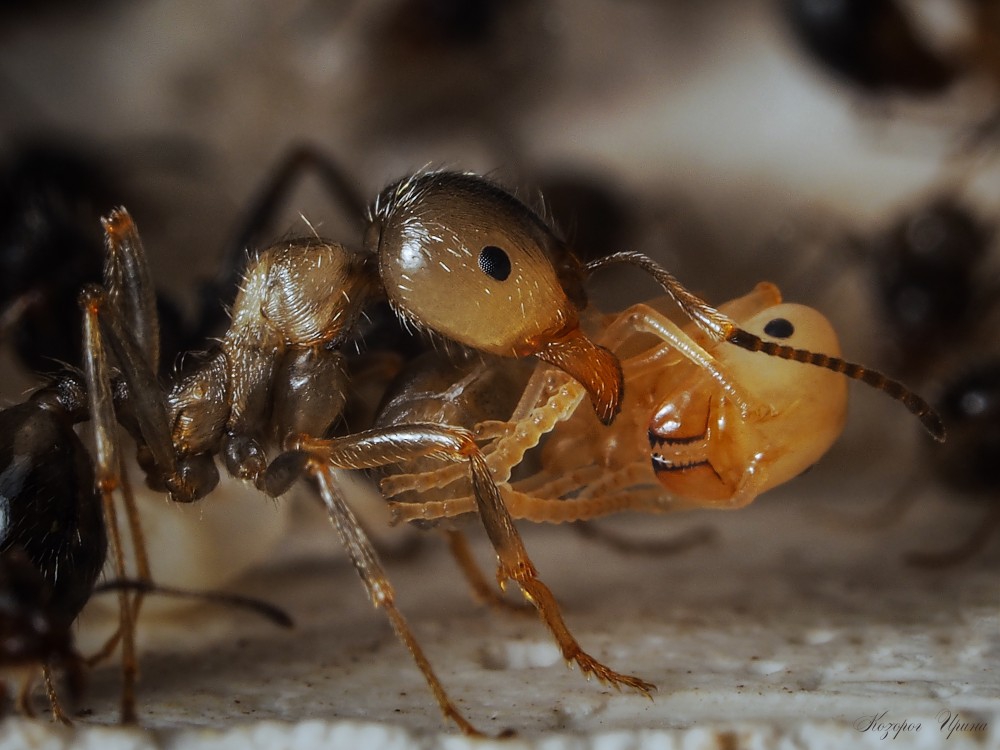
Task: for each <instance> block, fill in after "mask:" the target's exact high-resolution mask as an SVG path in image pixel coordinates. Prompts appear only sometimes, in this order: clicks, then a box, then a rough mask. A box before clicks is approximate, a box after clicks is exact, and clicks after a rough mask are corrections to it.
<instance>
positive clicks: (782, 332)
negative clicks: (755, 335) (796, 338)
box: [764, 318, 795, 339]
mask: <svg viewBox="0 0 1000 750" xmlns="http://www.w3.org/2000/svg"><path fill="white" fill-rule="evenodd" d="M764 333H765V334H767V335H768V336H770V337H771V338H775V339H787V338H791V336H792V334H794V333H795V326H794V325H792V322H791V321H790V320H788V319H787V318H775V319H774V320H771V321H769V322H768V324H767V325H766V326H764Z"/></svg>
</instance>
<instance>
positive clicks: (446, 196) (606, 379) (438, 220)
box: [365, 172, 621, 422]
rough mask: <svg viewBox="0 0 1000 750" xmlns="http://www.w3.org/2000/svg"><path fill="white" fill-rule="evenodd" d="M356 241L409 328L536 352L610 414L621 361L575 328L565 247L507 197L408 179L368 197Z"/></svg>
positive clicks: (436, 175) (509, 353)
mask: <svg viewBox="0 0 1000 750" xmlns="http://www.w3.org/2000/svg"><path fill="white" fill-rule="evenodd" d="M365 247H366V249H367V250H368V251H369V252H370V253H373V254H374V255H376V257H377V258H378V265H379V274H380V276H381V278H382V283H383V285H384V287H385V293H386V296H387V297H388V299H389V302H390V303H391V304H392V306H393V307H394V308H395V309H396V311H397V312H398V313H399V314H400V315H401V316H402V317H403V318H405V319H406V320H407V321H408V322H410V323H412V324H413V325H414V326H415V327H417V328H420V329H424V330H427V331H430V332H432V333H434V334H438V335H440V336H443V337H445V338H448V339H451V340H453V341H456V342H458V343H460V344H463V345H465V346H468V347H471V348H473V349H477V350H480V351H484V352H489V353H491V354H498V355H501V356H505V357H524V356H528V355H532V354H534V355H537V356H539V357H540V358H542V359H545V360H546V361H549V362H552V363H553V364H555V365H557V366H558V367H560V368H562V369H563V370H565V371H567V372H568V373H569V374H571V375H572V376H573V377H575V378H576V379H577V380H579V381H580V382H581V383H582V384H583V385H584V386H585V387H586V388H587V390H588V391H589V392H590V395H591V398H592V400H593V401H594V406H595V409H596V410H597V412H598V415H599V416H600V417H601V419H602V420H604V421H606V422H610V421H611V419H612V418H613V417H614V415H615V414H616V413H617V411H618V409H619V400H620V392H621V368H620V366H619V364H618V361H617V359H616V358H615V357H614V355H612V354H611V353H610V352H608V351H607V350H605V349H602V348H600V347H597V346H595V345H594V344H593V343H591V342H590V341H589V340H588V339H587V338H586V337H584V336H583V334H582V333H581V332H580V328H579V315H578V307H577V304H574V302H573V299H576V298H577V297H578V295H577V294H576V290H575V289H573V288H572V287H571V288H570V293H569V294H568V293H567V283H568V282H567V278H569V277H570V273H569V271H568V270H567V269H568V268H569V265H568V264H567V260H566V259H567V253H566V249H565V247H564V246H563V244H562V242H561V241H560V240H559V239H558V238H557V237H556V236H555V234H554V233H553V232H552V231H551V230H550V229H549V227H548V226H546V224H545V223H544V222H543V221H542V220H541V219H540V218H539V217H538V216H537V215H536V214H535V213H534V212H533V211H532V210H531V209H529V208H528V207H527V206H525V205H524V204H523V203H521V202H520V201H519V200H517V199H516V198H515V197H514V196H512V195H510V194H509V193H507V192H506V191H504V190H503V189H501V188H499V187H498V186H496V185H494V184H493V183H491V182H489V181H488V180H486V179H484V178H482V177H478V176H475V175H470V174H463V173H455V172H429V173H422V174H418V175H415V176H413V177H409V178H407V179H404V180H402V181H400V182H398V183H396V184H394V185H390V186H389V187H388V188H386V189H385V190H384V191H383V192H382V193H381V195H379V197H378V198H377V199H376V201H375V204H374V205H373V207H372V208H371V211H370V224H369V227H368V231H367V232H366V234H365ZM571 295H572V297H573V299H571Z"/></svg>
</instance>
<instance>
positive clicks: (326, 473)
mask: <svg viewBox="0 0 1000 750" xmlns="http://www.w3.org/2000/svg"><path fill="white" fill-rule="evenodd" d="M305 469H306V471H307V472H308V474H309V475H310V476H311V477H312V479H313V480H314V481H315V483H316V487H317V489H318V491H319V495H320V497H321V498H322V499H323V502H324V504H325V505H326V509H327V512H328V513H329V515H330V522H331V523H332V524H333V526H334V528H335V529H336V530H337V533H338V534H339V536H340V540H341V543H342V544H343V545H344V548H345V549H346V550H347V554H348V556H349V557H350V558H351V562H352V563H353V564H354V568H355V569H356V570H357V572H358V575H359V576H360V577H361V581H362V583H363V584H364V586H365V589H367V591H368V596H369V597H370V598H371V600H372V604H374V605H375V606H376V607H381V608H382V609H383V610H384V611H385V613H386V616H388V618H389V622H390V623H391V624H392V629H393V630H394V631H395V633H396V636H397V637H398V638H399V639H400V640H401V641H402V642H403V644H404V645H405V646H406V648H407V650H408V651H409V652H410V655H411V656H413V659H414V661H416V663H417V667H418V668H419V669H420V671H421V673H422V674H423V676H424V679H425V680H426V681H427V684H428V685H429V686H430V688H431V691H432V692H433V693H434V697H435V698H436V699H437V702H438V705H439V706H440V707H441V711H442V713H444V715H445V717H446V718H449V719H451V720H452V721H454V722H455V723H456V724H457V725H458V726H459V728H460V729H461V730H462V731H463V732H464V733H465V734H468V735H476V736H481V735H482V733H481V732H480V731H479V730H478V729H476V728H475V727H474V726H472V724H470V723H469V721H468V720H467V719H466V718H465V717H464V716H462V714H461V712H460V711H459V710H458V709H457V708H456V707H455V705H454V704H453V703H452V702H451V699H450V698H449V697H448V694H447V693H446V692H445V690H444V686H443V685H441V682H440V680H438V678H437V675H436V674H434V670H433V668H432V667H431V663H430V661H429V660H428V659H427V656H426V655H425V654H424V651H423V649H422V648H420V644H419V643H418V642H417V639H416V637H414V635H413V631H411V630H410V626H409V625H408V624H407V622H406V620H405V618H404V617H403V615H402V613H401V612H400V611H399V610H398V609H396V603H395V592H394V591H393V589H392V584H390V583H389V579H388V577H387V576H386V574H385V570H384V569H383V568H382V564H381V563H380V562H379V559H378V553H377V552H376V551H375V547H374V545H373V544H372V543H371V540H369V539H368V536H367V535H366V534H365V531H364V529H363V528H362V527H361V524H360V523H358V519H357V517H356V516H355V515H354V512H353V511H352V510H351V508H350V506H349V505H348V504H347V503H346V502H345V501H344V497H343V494H342V493H341V491H340V488H339V487H338V486H337V480H336V477H335V476H334V474H333V472H332V471H331V467H330V466H329V465H327V464H326V463H325V462H323V461H315V460H313V461H309V462H308V463H307V464H306V467H305Z"/></svg>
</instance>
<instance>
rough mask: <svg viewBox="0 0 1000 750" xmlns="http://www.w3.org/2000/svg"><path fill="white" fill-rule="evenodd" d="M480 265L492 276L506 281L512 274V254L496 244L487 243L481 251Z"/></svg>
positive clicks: (484, 271)
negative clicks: (508, 253)
mask: <svg viewBox="0 0 1000 750" xmlns="http://www.w3.org/2000/svg"><path fill="white" fill-rule="evenodd" d="M479 267H480V268H481V269H482V271H483V273H485V274H486V275H487V276H489V277H490V278H493V279H496V280H497V281H506V280H507V277H508V276H510V256H509V255H507V253H506V252H505V251H504V250H503V249H502V248H499V247H497V246H496V245H487V246H486V247H484V248H483V249H482V250H480V251H479Z"/></svg>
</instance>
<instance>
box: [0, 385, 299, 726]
mask: <svg viewBox="0 0 1000 750" xmlns="http://www.w3.org/2000/svg"><path fill="white" fill-rule="evenodd" d="M84 395H85V394H84V392H83V390H82V383H81V381H80V379H79V378H77V377H74V376H73V374H72V373H64V374H63V375H62V376H60V377H59V378H57V379H56V380H54V381H53V382H52V384H51V385H50V386H47V387H45V388H42V389H40V390H39V391H36V392H35V394H34V395H33V396H32V398H31V400H29V401H26V402H25V403H22V404H18V405H16V406H13V407H10V408H8V409H4V410H2V411H0V509H2V513H0V517H2V523H0V556H2V557H0V631H2V632H3V634H4V637H3V639H2V645H0V664H3V665H6V666H26V667H31V666H37V667H40V669H41V672H42V674H43V676H44V678H45V682H46V686H47V688H48V695H49V702H50V705H51V708H52V714H53V716H54V717H55V718H56V719H58V720H60V721H62V722H64V723H69V719H68V717H67V716H66V714H65V713H64V712H63V710H62V708H61V706H60V704H59V701H58V699H57V697H56V693H55V688H54V687H53V684H52V678H51V670H52V668H53V667H58V668H61V669H64V670H65V671H66V672H67V675H68V676H69V678H70V685H71V688H72V692H73V693H74V695H76V694H78V693H79V685H80V680H81V667H82V666H84V665H85V661H84V660H83V659H82V657H80V656H79V655H78V654H77V653H76V651H75V650H74V649H73V647H72V637H71V628H72V625H73V623H74V622H75V620H76V618H77V616H78V615H79V614H80V611H81V610H82V609H83V606H84V605H85V604H86V603H87V602H88V601H89V600H90V598H91V597H92V596H93V595H94V594H95V593H99V592H101V591H111V590H116V591H118V592H119V597H120V605H121V606H122V607H123V614H122V617H123V628H124V630H123V631H122V632H123V634H124V635H125V638H124V640H123V642H124V648H125V649H126V653H125V655H124V657H123V661H124V664H125V665H126V666H125V669H126V683H125V690H124V692H123V716H124V717H125V718H130V717H129V713H130V711H131V695H130V691H131V687H130V684H131V680H132V679H133V677H134V662H132V663H130V662H129V660H130V659H134V655H133V652H132V651H131V649H132V643H131V639H130V637H129V635H128V628H130V627H131V623H132V620H133V619H134V616H135V615H136V614H137V613H138V606H139V605H138V602H136V603H134V604H133V603H132V602H129V601H128V600H127V599H126V598H125V594H126V593H127V592H129V591H132V592H138V593H142V594H145V593H157V594H167V595H172V596H189V597H193V598H199V599H203V600H209V601H216V602H223V603H227V604H232V605H238V606H243V607H246V608H251V609H253V610H254V611H257V612H258V613H260V614H262V615H264V616H267V617H269V618H270V619H271V620H273V621H275V622H277V623H278V624H281V625H285V626H290V625H291V621H290V619H289V618H288V616H287V615H285V614H284V613H283V612H281V611H280V610H277V609H276V608H274V607H272V606H270V605H266V604H263V603H259V602H255V601H252V600H248V599H245V598H243V597H233V596H226V595H221V594H213V593H201V592H185V591H180V590H177V589H171V588H166V587H162V586H157V585H156V584H154V583H152V582H150V581H148V580H141V581H127V580H119V581H115V582H111V583H107V584H103V585H101V586H96V583H97V579H98V576H99V575H100V573H101V570H102V569H103V567H104V562H105V558H106V557H107V551H108V534H107V528H106V526H105V517H104V514H105V510H106V509H105V508H103V507H102V500H101V495H100V493H99V492H98V490H97V487H96V483H95V478H94V470H93V467H92V465H91V462H90V456H89V454H88V453H87V451H86V449H85V448H84V446H83V443H82V442H81V440H80V438H79V437H77V435H76V432H75V431H74V430H73V425H74V423H77V422H79V421H82V420H83V419H85V418H86V416H87V415H86V408H87V405H86V402H85V400H84V398H83V397H84ZM109 521H110V522H111V523H115V519H114V512H113V509H109ZM117 533H118V532H117V528H113V529H112V534H113V535H114V536H117ZM140 569H142V568H140ZM116 642H117V637H113V638H112V639H110V640H109V641H108V645H107V646H106V648H105V652H107V651H109V650H110V648H112V647H113V646H114V645H115V643H116ZM31 685H32V680H31V679H30V678H29V679H27V680H25V681H24V683H23V684H22V689H21V691H20V693H19V695H18V699H17V706H18V709H19V710H21V711H22V712H24V713H28V714H30V713H31V710H30V704H29V702H28V694H29V691H30V689H31Z"/></svg>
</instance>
